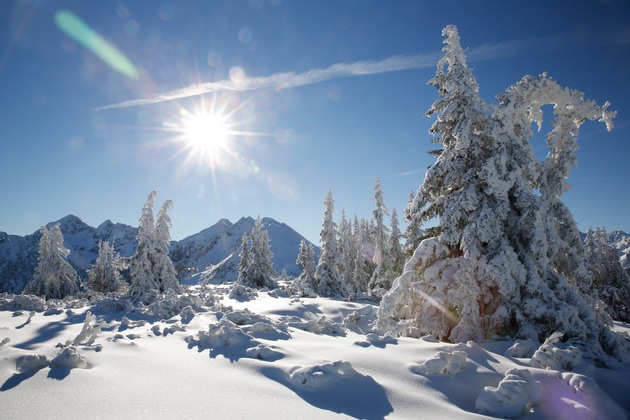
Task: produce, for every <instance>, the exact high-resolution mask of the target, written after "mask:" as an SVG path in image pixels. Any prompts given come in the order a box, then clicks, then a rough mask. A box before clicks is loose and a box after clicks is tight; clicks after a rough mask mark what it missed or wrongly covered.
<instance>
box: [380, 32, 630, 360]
mask: <svg viewBox="0 0 630 420" xmlns="http://www.w3.org/2000/svg"><path fill="white" fill-rule="evenodd" d="M443 34H444V35H445V36H446V40H445V44H446V47H445V48H444V51H445V55H444V57H443V58H442V59H441V60H440V61H439V63H438V69H437V73H436V76H435V78H434V79H432V80H431V81H430V83H431V84H432V85H433V86H435V87H436V88H437V89H438V93H439V94H440V96H441V98H440V99H438V100H437V101H436V102H435V103H434V104H433V106H432V107H431V108H430V109H429V111H428V113H427V114H428V115H436V116H437V118H436V121H435V123H434V124H433V126H432V128H431V133H432V134H434V135H436V137H435V139H434V142H435V143H440V144H441V145H442V149H441V153H440V154H439V156H438V158H437V160H436V162H435V163H434V164H433V165H432V166H431V167H430V168H429V170H428V171H427V173H426V176H425V180H424V182H423V184H422V185H421V186H420V188H419V190H418V193H417V194H416V196H415V199H414V202H413V203H412V205H411V206H410V207H409V213H408V216H409V218H410V220H411V221H412V222H414V221H415V222H417V223H419V224H420V225H421V224H422V223H424V222H426V221H428V220H430V219H432V218H435V217H437V218H439V226H438V229H437V232H438V235H437V236H435V237H432V238H427V239H425V240H423V241H422V242H421V243H420V244H419V245H418V247H417V248H416V250H415V252H414V254H413V256H412V257H411V259H410V260H409V261H408V262H407V263H406V264H405V268H404V272H403V274H402V275H401V276H400V277H398V278H397V279H396V281H395V282H394V285H393V286H392V289H391V290H390V292H389V293H388V294H386V295H385V296H384V297H383V300H382V302H381V305H380V308H379V313H378V323H377V327H378V329H380V330H381V331H383V332H387V333H390V334H391V333H393V334H396V333H397V334H403V335H411V336H418V335H421V334H427V333H428V334H433V335H435V336H437V337H438V338H440V339H446V340H450V341H467V340H471V339H474V340H478V339H483V338H487V337H490V336H492V335H494V334H509V335H513V336H518V337H523V338H530V339H534V340H543V339H544V338H546V337H547V336H549V335H550V334H551V333H553V332H555V331H560V332H562V333H564V336H565V338H566V339H572V340H574V341H577V342H580V343H582V346H583V348H587V349H589V350H590V353H591V355H593V356H594V357H597V358H603V357H604V353H609V354H613V355H615V356H616V357H620V358H622V357H623V353H624V351H625V350H623V347H624V346H626V345H627V344H626V343H625V342H624V341H623V340H622V339H621V338H620V337H619V336H617V335H615V334H614V333H612V332H611V331H610V329H609V328H608V326H607V325H606V324H605V323H604V322H602V321H601V320H600V319H598V316H597V314H596V313H595V311H594V310H593V309H592V308H591V307H589V305H588V304H587V302H586V301H585V299H584V297H583V296H582V295H581V294H580V293H579V291H578V289H577V288H576V287H577V286H576V285H578V284H579V283H580V277H581V276H582V274H581V273H580V271H581V270H582V269H581V268H580V267H570V266H569V263H570V262H571V261H575V259H576V256H579V251H576V248H575V247H574V246H573V244H574V232H575V231H576V230H577V229H576V228H575V223H574V222H573V220H572V217H570V212H569V211H568V209H566V207H565V206H564V205H562V204H561V202H560V200H559V195H560V194H561V193H562V192H563V191H564V189H565V187H566V185H565V184H564V182H565V181H564V178H566V176H568V171H569V169H570V167H571V166H572V165H573V164H574V163H575V155H574V153H575V150H576V149H577V145H576V142H575V137H574V136H575V134H576V133H577V130H578V128H579V125H580V124H582V123H583V122H584V121H586V120H588V119H600V120H602V121H604V122H606V123H607V124H609V123H610V120H611V118H612V117H613V115H614V114H612V113H609V112H607V111H606V107H607V106H608V105H604V106H603V107H598V106H597V105H596V104H594V103H593V102H590V101H586V100H584V98H583V95H582V94H580V93H579V92H575V91H572V90H570V89H566V88H562V87H560V86H559V85H558V84H557V83H555V81H553V80H551V79H549V78H548V77H547V76H546V75H542V76H540V77H538V78H532V77H526V78H524V79H523V80H521V81H520V82H519V83H517V84H515V85H513V86H512V87H510V88H509V89H507V91H506V93H505V94H503V95H500V96H499V97H498V98H499V104H498V105H497V106H495V107H491V106H489V105H488V104H486V103H485V102H484V101H483V100H482V99H481V98H480V97H479V94H478V87H477V82H476V80H475V78H474V76H473V75H472V72H471V71H470V69H469V68H468V67H467V65H466V59H465V56H464V53H463V50H462V48H461V46H460V43H459V35H458V33H457V28H455V27H454V26H448V27H446V28H445V30H444V33H443ZM545 104H553V105H554V113H555V114H556V119H554V121H553V123H552V125H553V130H552V132H551V133H550V134H549V135H548V136H547V143H548V144H549V147H550V149H551V151H550V155H549V158H548V159H546V160H545V161H543V162H542V163H540V164H539V163H538V161H537V159H536V156H535V154H534V152H533V148H532V145H531V141H530V137H531V123H532V122H539V123H540V122H541V118H542V110H541V107H542V106H543V105H545ZM569 133H570V134H571V135H569ZM534 189H537V190H538V191H539V192H540V193H539V194H538V193H537V192H536V191H535V190H534ZM578 265H579V264H578Z"/></svg>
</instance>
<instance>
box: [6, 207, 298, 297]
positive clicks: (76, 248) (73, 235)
mask: <svg viewBox="0 0 630 420" xmlns="http://www.w3.org/2000/svg"><path fill="white" fill-rule="evenodd" d="M261 221H262V223H263V228H264V229H267V230H268V233H269V238H270V241H271V250H272V252H273V254H274V258H273V262H274V268H276V270H277V271H278V274H280V272H281V271H282V270H283V269H285V270H286V272H287V274H288V275H290V276H297V275H299V274H300V272H301V270H300V268H299V267H298V266H297V264H296V263H295V261H296V258H297V254H298V251H299V244H300V241H301V240H302V239H304V240H306V239H305V238H304V237H303V236H302V235H300V234H299V233H298V232H297V231H295V230H294V229H293V228H291V227H290V226H288V225H286V224H284V223H281V222H278V221H276V220H274V219H272V218H267V217H265V218H263V219H261ZM57 223H58V224H59V227H60V228H61V232H62V233H63V235H64V245H65V246H66V248H68V249H69V250H70V254H69V255H68V261H69V262H70V264H71V265H72V266H73V267H74V268H75V269H76V270H77V272H78V273H79V275H80V276H81V278H82V279H83V280H86V279H87V273H86V270H87V269H88V268H89V267H90V266H91V264H92V263H93V262H94V260H95V259H96V256H97V254H98V242H99V240H106V241H110V242H113V243H114V247H115V249H116V251H117V252H119V253H120V255H121V256H123V257H130V256H132V255H133V254H134V253H135V250H136V247H137V245H138V241H137V239H136V236H137V233H138V228H137V227H133V226H129V225H125V224H123V223H114V222H112V221H111V220H105V221H104V222H102V223H101V224H100V225H99V226H97V227H91V226H89V225H87V224H86V223H85V222H83V220H81V218H79V217H77V216H75V215H73V214H69V215H67V216H64V217H62V218H61V219H59V220H57V221H54V222H50V223H48V224H47V225H46V226H47V227H50V226H53V225H54V224H57ZM253 225H254V219H253V218H251V217H242V218H241V219H239V220H238V221H237V222H236V223H232V222H231V221H229V220H228V219H220V220H219V221H217V222H216V223H215V224H214V225H212V226H210V227H208V228H205V229H202V230H201V231H199V232H198V233H195V234H193V235H190V236H188V237H186V238H184V239H182V240H179V241H172V242H171V246H170V254H171V259H172V260H173V264H174V265H175V268H176V269H177V271H178V277H179V279H180V281H182V282H183V283H196V282H198V281H201V280H202V279H203V278H204V277H203V276H202V275H201V274H202V273H206V272H208V271H209V270H210V271H212V269H213V268H215V267H216V266H217V265H219V264H222V265H223V268H224V270H223V271H221V273H222V274H223V276H224V278H223V280H226V281H229V280H235V279H236V272H235V268H236V265H237V264H238V259H239V257H238V255H239V253H240V246H241V238H242V236H243V233H249V232H250V231H251V228H252V227H253ZM40 238H41V234H40V232H39V230H38V231H36V232H34V233H32V234H29V235H25V236H19V235H10V234H7V233H5V232H0V292H9V293H19V292H21V290H22V289H23V288H24V286H25V285H26V283H28V281H30V280H31V278H32V277H33V273H34V272H35V268H36V267H37V256H38V250H39V240H40ZM306 241H307V242H308V240H306ZM215 272H216V270H215ZM215 280H216V279H215Z"/></svg>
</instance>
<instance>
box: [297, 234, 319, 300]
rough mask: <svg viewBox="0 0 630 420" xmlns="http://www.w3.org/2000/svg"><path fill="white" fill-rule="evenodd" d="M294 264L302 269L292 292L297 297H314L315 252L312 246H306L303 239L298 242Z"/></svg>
mask: <svg viewBox="0 0 630 420" xmlns="http://www.w3.org/2000/svg"><path fill="white" fill-rule="evenodd" d="M295 263H296V264H298V265H299V266H301V267H302V273H300V275H299V276H298V278H296V279H295V280H294V282H293V285H292V287H291V288H292V290H293V291H294V292H295V293H297V294H298V295H299V296H303V297H316V296H317V294H316V293H315V287H314V284H315V250H314V249H313V245H312V244H307V243H306V241H305V240H304V239H302V240H301V241H300V251H299V253H298V257H297V260H296V261H295Z"/></svg>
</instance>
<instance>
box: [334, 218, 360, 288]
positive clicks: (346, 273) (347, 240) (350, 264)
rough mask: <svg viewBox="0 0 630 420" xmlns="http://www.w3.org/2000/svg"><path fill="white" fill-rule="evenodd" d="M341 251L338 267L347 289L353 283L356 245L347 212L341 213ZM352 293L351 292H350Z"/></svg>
mask: <svg viewBox="0 0 630 420" xmlns="http://www.w3.org/2000/svg"><path fill="white" fill-rule="evenodd" d="M339 250H340V252H341V263H340V265H339V267H338V270H339V275H340V276H341V279H342V280H341V281H342V283H343V284H344V285H346V287H348V286H349V285H350V283H352V272H353V271H354V258H355V254H356V252H355V251H354V243H353V236H352V225H351V223H350V221H348V219H347V218H346V212H345V211H344V210H342V211H341V219H340V220H339ZM348 292H349V293H351V291H350V290H349V291H348Z"/></svg>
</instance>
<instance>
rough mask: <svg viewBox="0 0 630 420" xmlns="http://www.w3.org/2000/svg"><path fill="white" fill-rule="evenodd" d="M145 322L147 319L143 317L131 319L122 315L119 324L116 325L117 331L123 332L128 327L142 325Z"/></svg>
mask: <svg viewBox="0 0 630 420" xmlns="http://www.w3.org/2000/svg"><path fill="white" fill-rule="evenodd" d="M146 323H147V321H146V320H144V319H141V320H138V321H132V320H130V319H129V318H127V317H126V316H123V318H122V320H121V321H120V325H119V326H118V332H123V331H125V330H128V329H130V328H137V327H143V326H145V325H146Z"/></svg>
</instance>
